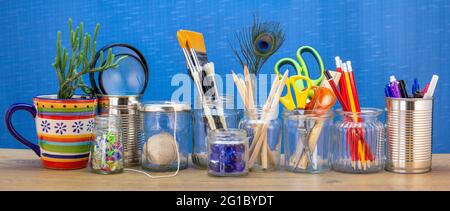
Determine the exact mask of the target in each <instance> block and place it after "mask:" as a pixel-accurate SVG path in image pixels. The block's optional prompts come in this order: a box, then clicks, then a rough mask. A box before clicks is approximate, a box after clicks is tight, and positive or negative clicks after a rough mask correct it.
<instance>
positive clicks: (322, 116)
mask: <svg viewBox="0 0 450 211" xmlns="http://www.w3.org/2000/svg"><path fill="white" fill-rule="evenodd" d="M283 127H284V153H285V159H286V163H285V166H286V169H287V170H288V171H291V172H302V173H321V172H324V171H327V170H329V169H330V157H331V152H330V146H331V139H332V127H333V112H332V111H328V112H314V111H306V113H305V111H304V110H293V111H288V110H284V112H283Z"/></svg>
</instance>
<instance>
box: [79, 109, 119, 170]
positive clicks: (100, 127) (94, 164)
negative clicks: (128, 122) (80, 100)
mask: <svg viewBox="0 0 450 211" xmlns="http://www.w3.org/2000/svg"><path fill="white" fill-rule="evenodd" d="M93 125H94V124H92V126H93ZM87 127H88V129H89V128H92V127H90V126H89V125H87ZM95 131H96V133H95V141H94V142H93V143H92V145H91V156H90V166H91V170H92V172H94V173H98V174H115V173H121V172H123V168H124V145H123V134H122V127H121V123H120V117H119V116H116V115H99V116H97V117H96V118H95Z"/></svg>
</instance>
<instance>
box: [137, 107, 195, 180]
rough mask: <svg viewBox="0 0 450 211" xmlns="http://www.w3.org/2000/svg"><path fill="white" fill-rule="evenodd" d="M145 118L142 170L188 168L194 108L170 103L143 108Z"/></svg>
mask: <svg viewBox="0 0 450 211" xmlns="http://www.w3.org/2000/svg"><path fill="white" fill-rule="evenodd" d="M139 111H140V112H141V113H142V114H143V117H144V137H143V143H142V153H141V156H142V158H141V160H142V168H143V169H145V170H148V171H153V172H163V171H177V170H181V169H186V168H187V167H188V156H189V141H190V137H189V131H190V130H191V120H192V118H191V106H190V105H189V104H183V103H176V102H170V101H162V102H158V101H156V102H145V103H142V104H140V105H139Z"/></svg>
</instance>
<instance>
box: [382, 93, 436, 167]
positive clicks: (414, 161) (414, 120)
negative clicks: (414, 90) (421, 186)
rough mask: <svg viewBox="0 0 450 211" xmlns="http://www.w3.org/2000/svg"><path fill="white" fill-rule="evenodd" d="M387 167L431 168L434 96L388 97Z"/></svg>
mask: <svg viewBox="0 0 450 211" xmlns="http://www.w3.org/2000/svg"><path fill="white" fill-rule="evenodd" d="M386 126H387V160H386V170H387V171H391V172H396V173H424V172H428V171H430V170H431V157H432V137H433V99H423V98H386Z"/></svg>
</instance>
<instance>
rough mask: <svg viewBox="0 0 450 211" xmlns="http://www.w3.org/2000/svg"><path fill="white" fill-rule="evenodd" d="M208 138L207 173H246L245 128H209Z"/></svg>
mask: <svg viewBox="0 0 450 211" xmlns="http://www.w3.org/2000/svg"><path fill="white" fill-rule="evenodd" d="M207 140H208V146H207V147H208V159H207V160H208V161H207V162H208V165H207V166H208V168H207V169H208V174H209V175H213V176H242V175H246V174H247V173H248V165H247V162H248V156H249V153H248V138H247V133H246V132H245V130H241V129H216V130H211V131H210V132H209V133H208V136H207Z"/></svg>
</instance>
